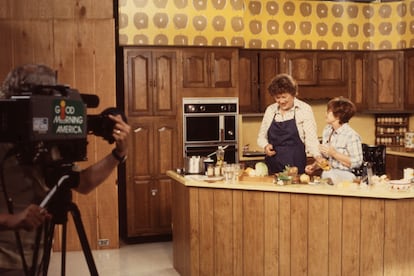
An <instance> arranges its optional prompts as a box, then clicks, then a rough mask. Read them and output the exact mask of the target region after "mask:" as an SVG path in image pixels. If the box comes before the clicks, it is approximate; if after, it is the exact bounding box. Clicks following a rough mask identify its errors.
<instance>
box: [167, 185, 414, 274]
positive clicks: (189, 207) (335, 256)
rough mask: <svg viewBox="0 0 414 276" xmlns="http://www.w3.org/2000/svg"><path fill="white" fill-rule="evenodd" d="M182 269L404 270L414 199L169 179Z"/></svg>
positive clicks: (411, 264) (411, 259)
mask: <svg viewBox="0 0 414 276" xmlns="http://www.w3.org/2000/svg"><path fill="white" fill-rule="evenodd" d="M173 209H174V210H175V211H174V213H173V221H174V226H173V243H174V267H175V268H176V269H177V270H178V271H179V272H180V274H181V275H272V276H274V275H281V276H282V275H283V276H285V275H295V276H297V275H318V276H321V275H387V276H388V275H409V274H410V273H411V272H412V271H414V254H412V252H411V249H412V248H414V242H413V241H412V240H413V239H411V237H414V204H413V201H412V200H411V199H407V200H405V199H404V200H384V199H369V198H365V199H363V198H354V197H340V196H323V195H321V196H318V195H306V194H292V193H277V192H260V191H240V190H227V189H209V188H196V187H185V186H184V185H182V184H180V183H174V199H173Z"/></svg>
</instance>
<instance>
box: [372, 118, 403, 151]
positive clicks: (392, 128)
mask: <svg viewBox="0 0 414 276" xmlns="http://www.w3.org/2000/svg"><path fill="white" fill-rule="evenodd" d="M408 126H409V114H377V115H375V143H376V144H377V145H386V146H390V147H404V136H405V133H406V132H407V131H408Z"/></svg>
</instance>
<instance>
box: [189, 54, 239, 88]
mask: <svg viewBox="0 0 414 276" xmlns="http://www.w3.org/2000/svg"><path fill="white" fill-rule="evenodd" d="M182 53H183V54H182V56H183V87H184V88H230V87H235V81H236V77H237V68H236V67H237V50H235V49H205V48H203V49H184V50H183V52H182Z"/></svg>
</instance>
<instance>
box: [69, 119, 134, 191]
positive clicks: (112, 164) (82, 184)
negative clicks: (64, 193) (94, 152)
mask: <svg viewBox="0 0 414 276" xmlns="http://www.w3.org/2000/svg"><path fill="white" fill-rule="evenodd" d="M108 116H109V118H110V119H111V120H113V121H114V122H115V126H114V131H113V137H114V139H115V143H116V147H115V149H114V150H113V151H112V152H111V153H109V154H108V155H107V156H106V157H105V158H103V159H101V160H100V161H98V162H96V163H95V164H93V165H91V166H89V167H88V168H86V169H84V170H82V171H81V172H80V180H79V185H78V187H76V188H75V190H76V191H77V192H79V193H82V194H87V193H89V192H91V191H92V190H93V189H95V188H96V187H97V186H98V185H99V184H101V183H102V182H103V181H104V180H105V179H107V178H108V176H109V175H110V174H111V173H112V171H113V170H114V169H115V168H116V167H117V166H118V165H119V164H120V163H121V162H123V161H124V160H125V158H126V156H127V153H128V136H129V133H130V131H131V127H130V126H129V125H128V124H127V123H126V122H125V121H124V120H123V119H122V116H121V115H115V116H114V115H111V114H109V115H108Z"/></svg>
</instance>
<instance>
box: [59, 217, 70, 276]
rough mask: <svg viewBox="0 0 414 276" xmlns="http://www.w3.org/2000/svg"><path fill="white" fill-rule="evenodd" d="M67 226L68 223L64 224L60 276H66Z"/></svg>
mask: <svg viewBox="0 0 414 276" xmlns="http://www.w3.org/2000/svg"><path fill="white" fill-rule="evenodd" d="M67 229H68V228H67V224H66V222H65V223H64V224H62V255H61V259H60V260H61V261H60V263H61V267H60V275H62V276H65V274H66V234H67V232H68V231H67Z"/></svg>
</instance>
